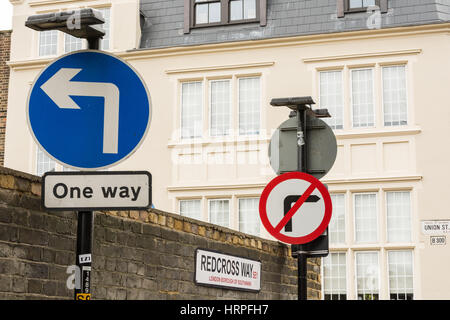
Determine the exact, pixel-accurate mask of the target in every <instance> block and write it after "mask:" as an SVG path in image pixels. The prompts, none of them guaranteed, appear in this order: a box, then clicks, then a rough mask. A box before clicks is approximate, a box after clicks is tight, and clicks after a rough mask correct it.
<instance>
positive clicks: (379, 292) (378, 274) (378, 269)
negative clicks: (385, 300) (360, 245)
mask: <svg viewBox="0 0 450 320" xmlns="http://www.w3.org/2000/svg"><path fill="white" fill-rule="evenodd" d="M371 253H376V255H377V264H376V268H377V280H378V281H377V286H378V290H377V293H376V294H377V295H378V297H377V299H371V300H372V301H373V300H378V301H379V300H381V299H382V298H381V295H382V288H381V285H382V283H381V281H382V280H381V268H380V262H381V260H380V259H381V258H382V256H381V255H382V251H381V250H361V251H359V250H358V251H354V253H353V263H354V266H353V268H354V270H355V272H354V284H355V286H354V290H355V292H354V293H355V299H354V300H360V299H358V259H357V258H356V256H357V255H359V254H371ZM370 294H371V295H374V293H370ZM361 300H362V301H366V299H361Z"/></svg>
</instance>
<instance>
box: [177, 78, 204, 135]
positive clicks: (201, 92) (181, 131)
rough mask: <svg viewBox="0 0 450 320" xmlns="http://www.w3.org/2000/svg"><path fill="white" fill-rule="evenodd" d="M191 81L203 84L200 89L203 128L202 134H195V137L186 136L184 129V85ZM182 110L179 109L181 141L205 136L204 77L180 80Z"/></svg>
mask: <svg viewBox="0 0 450 320" xmlns="http://www.w3.org/2000/svg"><path fill="white" fill-rule="evenodd" d="M189 83H200V84H201V90H200V96H201V108H200V112H201V114H200V115H201V120H200V122H201V124H202V130H201V132H200V136H194V137H186V136H184V131H183V85H184V84H189ZM179 99H180V110H179V117H180V118H179V119H180V123H179V137H178V138H179V139H180V141H186V140H188V141H189V140H195V139H202V138H204V132H203V121H204V117H205V115H204V110H203V109H204V103H205V101H204V80H203V79H197V80H186V81H180V96H179ZM193 132H194V135H195V124H194V129H193Z"/></svg>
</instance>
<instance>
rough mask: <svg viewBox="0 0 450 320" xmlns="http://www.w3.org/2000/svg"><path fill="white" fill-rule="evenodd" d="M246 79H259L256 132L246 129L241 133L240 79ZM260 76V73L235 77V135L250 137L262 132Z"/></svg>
mask: <svg viewBox="0 0 450 320" xmlns="http://www.w3.org/2000/svg"><path fill="white" fill-rule="evenodd" d="M246 79H258V81H259V87H258V90H259V92H258V99H259V117H258V133H248V131H245V132H243V133H241V82H240V81H241V80H246ZM261 79H262V77H261V75H248V76H242V77H241V76H238V77H237V83H236V97H237V111H236V112H237V126H236V130H237V131H236V132H237V135H238V136H240V137H252V136H259V135H260V134H261V132H262V130H263V129H262V125H263V119H262V114H263V112H262V111H263V110H262V105H261V103H262V101H263V99H262V89H263V88H262V81H261Z"/></svg>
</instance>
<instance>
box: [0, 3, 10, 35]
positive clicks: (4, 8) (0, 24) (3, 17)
mask: <svg viewBox="0 0 450 320" xmlns="http://www.w3.org/2000/svg"><path fill="white" fill-rule="evenodd" d="M11 17H12V4H11V3H10V2H9V0H0V30H9V29H11V28H12V27H11Z"/></svg>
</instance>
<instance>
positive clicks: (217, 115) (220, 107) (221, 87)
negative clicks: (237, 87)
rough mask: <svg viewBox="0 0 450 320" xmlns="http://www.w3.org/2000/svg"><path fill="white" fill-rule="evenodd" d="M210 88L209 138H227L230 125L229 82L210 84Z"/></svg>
mask: <svg viewBox="0 0 450 320" xmlns="http://www.w3.org/2000/svg"><path fill="white" fill-rule="evenodd" d="M210 88H211V124H210V130H211V132H210V134H211V136H227V135H229V134H230V125H231V97H230V80H217V81H211V82H210Z"/></svg>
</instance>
